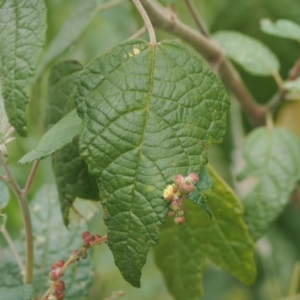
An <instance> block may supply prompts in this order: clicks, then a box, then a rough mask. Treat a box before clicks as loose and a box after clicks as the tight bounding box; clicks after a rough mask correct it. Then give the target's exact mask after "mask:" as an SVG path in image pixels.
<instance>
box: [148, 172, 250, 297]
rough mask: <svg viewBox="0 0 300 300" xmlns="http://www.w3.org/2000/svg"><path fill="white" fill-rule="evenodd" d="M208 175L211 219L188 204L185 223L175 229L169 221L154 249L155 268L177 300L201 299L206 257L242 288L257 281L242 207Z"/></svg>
mask: <svg viewBox="0 0 300 300" xmlns="http://www.w3.org/2000/svg"><path fill="white" fill-rule="evenodd" d="M209 173H210V175H211V178H212V180H213V183H214V187H213V188H212V189H211V190H207V191H205V192H204V193H205V196H206V198H207V202H208V205H209V207H210V209H211V211H212V215H213V217H212V218H209V216H208V215H207V214H206V212H205V211H204V210H202V209H200V208H199V207H197V206H196V205H194V204H193V203H191V202H187V203H186V205H187V214H186V222H185V223H184V224H183V225H176V224H174V222H173V221H172V220H169V221H168V222H167V223H166V224H165V225H164V226H163V227H162V229H161V233H160V243H159V244H158V245H157V246H156V247H155V248H154V249H155V255H156V260H157V263H158V266H159V268H160V269H161V270H162V272H163V274H164V277H165V279H166V281H167V285H168V288H169V290H170V292H171V293H172V294H173V295H174V298H175V299H176V300H184V299H189V300H194V299H195V300H198V299H199V298H200V297H201V295H202V284H201V281H202V275H203V271H204V262H205V259H206V258H208V259H210V260H212V261H213V262H215V263H216V264H217V265H218V266H220V267H222V268H223V269H225V270H226V271H228V272H229V273H231V274H232V275H234V276H235V277H237V278H238V279H240V280H241V281H242V282H244V283H246V284H251V283H253V281H254V279H255V276H256V268H255V262H254V258H253V250H254V244H253V242H252V240H251V237H250V235H249V232H248V228H247V226H246V224H245V222H244V221H243V218H242V214H243V212H244V210H243V207H242V204H241V202H240V201H239V200H238V199H237V197H236V196H235V194H234V192H233V191H232V190H231V188H230V187H229V186H228V185H227V184H226V183H225V182H224V181H223V180H222V179H221V178H220V177H219V176H218V175H217V174H216V173H215V171H214V170H213V169H212V168H211V167H209Z"/></svg>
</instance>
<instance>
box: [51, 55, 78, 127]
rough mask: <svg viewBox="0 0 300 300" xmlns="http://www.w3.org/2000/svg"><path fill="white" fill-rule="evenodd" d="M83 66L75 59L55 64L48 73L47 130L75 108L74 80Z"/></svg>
mask: <svg viewBox="0 0 300 300" xmlns="http://www.w3.org/2000/svg"><path fill="white" fill-rule="evenodd" d="M82 68H83V66H82V65H81V64H80V63H79V62H77V61H72V60H70V61H64V62H61V63H58V64H57V65H55V66H54V67H53V68H52V70H51V72H50V75H49V81H48V93H47V108H46V119H45V128H46V129H47V130H48V129H49V128H51V127H52V126H53V125H54V124H56V123H57V122H58V121H59V120H60V119H61V118H62V117H64V116H65V115H66V114H67V113H69V112H70V111H71V110H73V109H74V108H75V102H74V99H73V97H74V92H75V81H76V78H77V75H78V73H79V72H80V71H81V70H82Z"/></svg>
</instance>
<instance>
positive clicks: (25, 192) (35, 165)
mask: <svg viewBox="0 0 300 300" xmlns="http://www.w3.org/2000/svg"><path fill="white" fill-rule="evenodd" d="M39 164H40V161H39V160H35V161H34V163H33V165H32V168H31V171H30V174H29V176H28V179H27V182H26V185H25V188H24V189H23V191H22V193H23V195H24V196H27V195H28V193H29V191H30V188H31V186H32V183H33V181H34V178H35V175H36V172H37V170H38V167H39Z"/></svg>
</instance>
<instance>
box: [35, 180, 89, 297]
mask: <svg viewBox="0 0 300 300" xmlns="http://www.w3.org/2000/svg"><path fill="white" fill-rule="evenodd" d="M31 208H32V225H33V228H34V229H35V261H34V275H35V276H34V281H33V284H34V287H35V291H36V295H38V296H42V295H43V294H44V292H45V291H46V290H47V288H48V287H49V281H48V280H47V278H48V274H49V272H50V270H51V265H52V264H53V263H54V262H55V261H56V260H58V259H63V260H65V261H66V260H67V259H68V258H69V256H70V255H71V253H72V251H73V250H75V249H79V248H80V247H81V244H82V239H81V233H82V232H84V231H86V229H87V226H77V227H73V228H72V229H71V230H67V229H66V228H65V227H64V225H63V223H62V220H61V213H60V209H59V203H58V195H57V192H56V189H55V187H54V186H44V187H43V188H42V189H41V190H40V191H39V192H38V193H37V195H36V197H35V199H34V200H33V202H32V203H31ZM92 270H93V266H92V261H91V258H90V257H88V258H87V259H84V260H80V261H79V262H78V263H76V264H73V266H72V267H70V268H68V270H67V271H66V274H65V276H64V279H63V280H64V281H65V284H66V287H67V289H66V293H65V298H66V299H73V300H81V299H83V298H84V297H85V296H86V295H87V294H88V292H89V287H90V285H91V282H92V279H93V275H92V274H93V273H92Z"/></svg>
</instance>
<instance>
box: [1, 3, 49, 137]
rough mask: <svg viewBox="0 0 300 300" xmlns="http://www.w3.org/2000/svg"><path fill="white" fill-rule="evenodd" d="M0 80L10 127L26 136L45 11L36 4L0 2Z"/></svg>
mask: <svg viewBox="0 0 300 300" xmlns="http://www.w3.org/2000/svg"><path fill="white" fill-rule="evenodd" d="M0 20H1V22H0V40H1V41H2V42H1V46H0V80H1V83H2V93H3V98H4V102H5V108H6V112H7V114H8V118H9V121H10V123H11V124H12V125H13V126H14V127H15V129H16V131H17V132H18V133H19V134H20V135H21V136H26V118H25V112H26V106H27V104H28V94H29V85H30V81H31V79H32V77H33V75H34V69H35V66H36V64H37V60H38V57H39V54H40V52H41V49H42V47H43V44H44V40H45V30H46V11H45V5H44V2H43V1H40V0H0Z"/></svg>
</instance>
